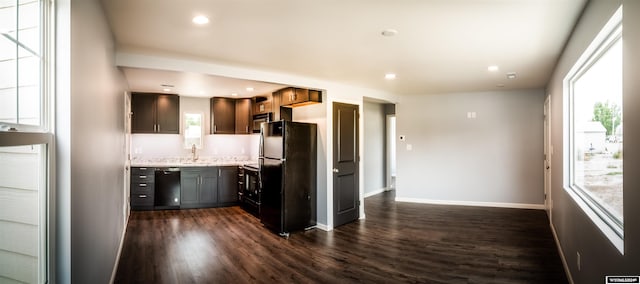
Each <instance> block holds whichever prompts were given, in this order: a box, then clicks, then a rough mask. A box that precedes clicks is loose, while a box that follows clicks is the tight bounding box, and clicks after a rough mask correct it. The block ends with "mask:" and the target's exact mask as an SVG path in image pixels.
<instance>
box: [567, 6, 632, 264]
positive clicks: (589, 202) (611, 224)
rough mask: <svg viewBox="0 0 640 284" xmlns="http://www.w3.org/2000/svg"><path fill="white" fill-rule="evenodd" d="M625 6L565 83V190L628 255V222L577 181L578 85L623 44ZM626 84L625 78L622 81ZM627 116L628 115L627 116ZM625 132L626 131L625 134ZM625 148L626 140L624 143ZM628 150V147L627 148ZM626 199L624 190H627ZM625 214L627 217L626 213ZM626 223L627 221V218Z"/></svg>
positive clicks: (591, 46)
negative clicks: (575, 113)
mask: <svg viewBox="0 0 640 284" xmlns="http://www.w3.org/2000/svg"><path fill="white" fill-rule="evenodd" d="M622 29H623V26H622V6H620V7H619V8H618V10H617V11H616V12H615V13H614V14H613V16H612V17H611V18H610V19H609V21H608V22H607V23H606V24H605V25H604V27H603V28H602V30H601V31H600V32H599V33H598V34H597V36H596V37H595V38H594V40H593V41H592V42H591V44H590V45H589V46H588V47H587V49H586V50H585V51H584V52H583V53H582V55H581V56H580V57H579V58H578V60H576V62H575V64H574V66H573V67H572V68H571V70H570V71H569V72H568V73H567V75H566V77H565V78H564V80H563V85H564V105H565V117H564V127H563V129H564V138H565V139H564V141H565V142H564V149H565V159H564V169H565V170H564V189H565V191H566V192H567V193H568V194H569V195H570V196H571V197H572V198H573V200H574V201H575V202H576V203H577V204H578V206H579V207H580V208H581V209H582V210H583V211H584V212H585V213H586V214H587V216H588V217H589V218H590V219H591V220H592V221H593V222H594V224H595V225H596V226H597V227H598V228H599V229H600V230H601V231H602V232H603V233H604V235H605V236H606V237H607V238H608V239H609V240H610V241H611V243H612V244H613V245H614V246H615V247H616V248H617V249H618V251H619V252H620V253H621V254H624V221H623V220H620V219H618V218H617V217H616V216H615V215H613V214H612V213H610V212H609V210H608V209H606V207H605V206H603V205H602V204H601V203H600V202H599V201H597V200H596V199H595V198H594V197H593V196H592V195H591V193H589V192H588V191H587V190H586V189H584V188H582V187H580V186H578V185H576V184H575V183H574V180H575V174H574V169H575V156H574V155H575V142H576V141H575V137H574V136H575V121H574V116H573V115H574V93H573V92H574V88H573V85H574V83H575V82H576V81H577V80H579V79H580V78H581V77H582V75H584V74H585V73H586V72H587V71H588V70H589V69H590V68H591V67H592V66H593V65H594V64H595V63H597V62H598V60H599V59H600V58H602V56H603V55H604V54H606V53H607V52H608V51H609V49H610V48H611V47H612V46H614V45H615V44H617V43H618V41H622V40H623V39H622ZM620 80H622V78H620ZM623 116H624V113H623ZM623 131H624V130H623ZM622 143H623V144H624V139H623V142H622ZM623 148H624V146H623ZM623 195H624V187H623ZM623 214H624V213H623ZM623 219H624V217H623Z"/></svg>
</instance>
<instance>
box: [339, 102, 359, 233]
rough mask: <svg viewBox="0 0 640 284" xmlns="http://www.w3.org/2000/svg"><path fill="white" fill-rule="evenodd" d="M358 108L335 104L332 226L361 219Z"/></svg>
mask: <svg viewBox="0 0 640 284" xmlns="http://www.w3.org/2000/svg"><path fill="white" fill-rule="evenodd" d="M358 117H359V113H358V106H357V105H350V104H343V103H333V223H334V227H337V226H340V225H343V224H346V223H350V222H353V221H355V220H357V219H358V218H359V217H360V210H359V205H360V198H359V185H358V180H359V172H358V160H359V152H358V133H359V132H358Z"/></svg>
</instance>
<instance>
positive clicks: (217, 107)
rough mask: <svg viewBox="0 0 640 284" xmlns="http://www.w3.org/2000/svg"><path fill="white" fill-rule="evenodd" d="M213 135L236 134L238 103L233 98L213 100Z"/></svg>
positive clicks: (216, 98)
mask: <svg viewBox="0 0 640 284" xmlns="http://www.w3.org/2000/svg"><path fill="white" fill-rule="evenodd" d="M211 112H212V113H211V134H235V133H236V102H235V100H234V99H231V98H218V97H214V98H211Z"/></svg>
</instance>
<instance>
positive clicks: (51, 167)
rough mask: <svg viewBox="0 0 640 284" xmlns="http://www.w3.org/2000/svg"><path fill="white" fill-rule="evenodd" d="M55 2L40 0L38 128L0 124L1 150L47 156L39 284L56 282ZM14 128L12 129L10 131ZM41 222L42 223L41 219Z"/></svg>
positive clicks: (42, 204)
mask: <svg viewBox="0 0 640 284" xmlns="http://www.w3.org/2000/svg"><path fill="white" fill-rule="evenodd" d="M54 1H55V0H40V5H41V9H40V12H41V15H40V19H41V22H40V23H41V29H42V30H41V35H42V36H41V39H40V46H41V54H40V60H41V64H42V65H41V76H42V77H41V82H40V88H41V90H40V91H41V92H40V100H41V101H40V125H25V124H14V123H4V122H3V123H0V147H12V146H25V145H44V146H45V149H46V153H43V155H42V161H41V165H43V166H45V167H46V169H47V170H46V171H45V173H44V175H45V176H44V177H43V184H41V185H40V186H42V188H46V191H47V192H46V193H45V196H44V197H45V198H43V199H41V200H40V202H41V204H40V208H42V209H43V210H45V212H44V214H40V218H41V224H42V227H41V232H40V234H41V236H40V237H43V238H44V246H43V247H40V248H39V252H40V254H41V255H42V257H43V258H44V259H45V261H44V262H41V263H40V264H39V265H40V266H39V272H38V273H39V275H38V281H40V282H41V283H49V282H51V281H52V279H55V269H54V267H55V266H56V263H55V251H56V247H55V244H56V238H55V235H56V232H55V226H56V217H55V216H56V215H55V211H56V208H55V206H56V203H55V200H56V193H55V192H56V190H55V186H54V185H55V182H56V181H55V149H56V146H55V135H54V127H53V125H54V120H53V116H54V115H55V110H54V109H55V106H54V103H53V102H54V101H55V100H54V92H53V91H52V90H54V89H55V73H54V70H55V59H54V54H55V50H54V48H55V29H56V27H55V14H56V11H55V2H54ZM12 128H13V129H12ZM42 218H44V219H42Z"/></svg>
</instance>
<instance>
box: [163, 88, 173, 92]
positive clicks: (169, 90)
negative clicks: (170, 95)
mask: <svg viewBox="0 0 640 284" xmlns="http://www.w3.org/2000/svg"><path fill="white" fill-rule="evenodd" d="M162 90H163V91H165V92H171V89H169V88H164V89H162Z"/></svg>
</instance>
